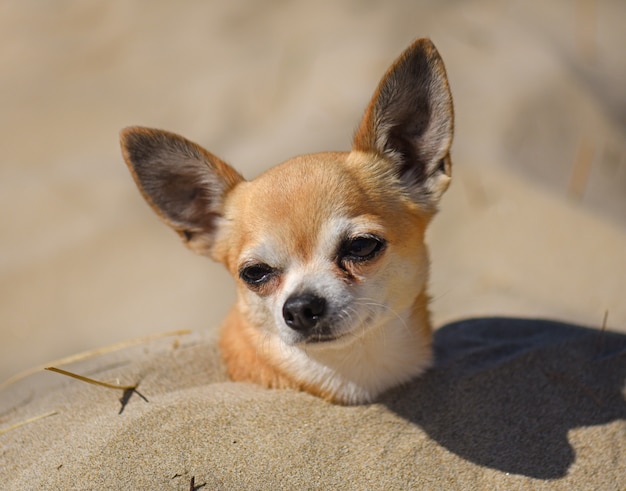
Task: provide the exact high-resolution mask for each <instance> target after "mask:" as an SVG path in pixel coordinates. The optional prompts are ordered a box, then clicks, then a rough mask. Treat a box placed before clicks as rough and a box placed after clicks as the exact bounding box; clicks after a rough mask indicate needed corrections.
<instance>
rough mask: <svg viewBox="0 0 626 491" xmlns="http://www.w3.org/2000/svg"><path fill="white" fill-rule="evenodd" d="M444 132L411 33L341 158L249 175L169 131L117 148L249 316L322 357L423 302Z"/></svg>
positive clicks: (433, 65)
mask: <svg viewBox="0 0 626 491" xmlns="http://www.w3.org/2000/svg"><path fill="white" fill-rule="evenodd" d="M452 133H453V109H452V98H451V94H450V90H449V87H448V83H447V78H446V73H445V69H444V65H443V62H442V61H441V58H440V57H439V55H438V53H437V51H436V49H435V47H434V46H433V44H432V43H431V42H430V41H429V40H426V39H420V40H417V41H416V42H415V43H414V44H413V45H411V46H410V47H409V48H408V49H407V50H406V51H405V52H404V53H403V54H402V56H401V57H400V58H399V59H398V60H397V61H396V62H395V63H394V64H393V65H392V67H391V68H390V69H389V71H388V72H387V74H386V75H385V76H384V77H383V79H382V81H381V82H380V85H379V86H378V88H377V90H376V92H375V93H374V96H373V98H372V100H371V102H370V104H369V106H368V107H367V109H366V111H365V114H364V116H363V119H362V121H361V123H360V125H359V127H358V129H357V131H356V134H355V137H354V142H353V147H352V150H351V151H350V152H336V153H319V154H311V155H304V156H299V157H296V158H293V159H291V160H288V161H287V162H284V163H282V164H280V165H278V166H276V167H274V168H272V169H270V170H268V171H267V172H265V173H264V174H262V175H260V176H259V177H257V178H256V179H254V180H252V181H246V180H244V178H243V177H242V176H241V175H240V174H239V173H238V172H236V171H235V170H234V169H233V168H232V167H230V166H229V165H227V164H226V163H224V162H223V161H222V160H220V159H219V158H218V157H216V156H214V155H212V154H211V153H209V152H208V151H206V150H204V149H203V148H201V147H200V146H199V145H197V144H195V143H192V142H190V141H188V140H186V139H184V138H182V137H180V136H178V135H175V134H173V133H168V132H165V131H160V130H154V129H147V128H138V127H132V128H127V129H125V130H123V131H122V134H121V142H122V149H123V154H124V157H125V160H126V162H127V164H128V166H129V168H130V170H131V173H132V175H133V177H134V179H135V182H136V183H137V185H138V187H139V189H140V190H141V192H142V194H143V196H144V197H145V199H146V200H147V201H148V203H149V204H150V205H151V206H152V207H153V208H154V210H155V211H156V212H157V213H158V214H159V216H160V217H161V218H162V219H163V220H164V221H165V222H166V223H167V224H169V225H170V226H171V227H172V228H174V230H176V232H178V234H179V235H180V236H181V238H182V239H183V241H184V242H185V244H186V245H187V246H188V247H189V248H190V249H192V250H194V251H195V252H197V253H200V254H204V255H208V256H210V257H212V258H214V259H216V260H217V261H220V262H222V263H223V264H224V265H225V266H226V267H227V268H228V270H229V271H230V273H231V274H232V276H233V277H234V278H235V280H236V282H237V285H238V303H237V308H238V310H239V312H240V313H241V315H242V316H243V317H244V318H245V319H246V321H247V322H248V323H249V324H250V325H252V326H254V327H255V328H256V329H259V330H260V331H262V332H263V333H264V334H267V335H268V336H274V337H277V338H278V339H280V340H281V341H282V343H284V345H285V346H296V347H298V346H306V348H307V350H324V349H330V348H333V347H341V346H346V345H349V344H350V343H352V342H354V341H355V340H356V339H359V338H361V337H363V336H366V335H367V333H368V332H370V331H371V330H376V329H377V328H379V327H381V326H384V325H385V324H386V323H388V322H390V321H391V320H394V319H396V320H397V319H400V320H401V322H402V323H405V324H406V323H408V322H409V318H410V317H411V315H413V314H414V310H415V309H416V308H418V307H416V298H418V297H419V296H420V294H421V293H423V292H424V289H425V283H426V280H427V276H428V258H427V251H426V247H425V245H424V231H425V229H426V226H427V224H428V223H429V221H430V219H431V217H432V216H433V214H434V212H435V211H436V208H437V205H438V202H439V199H440V197H441V195H442V194H443V192H444V191H445V189H446V188H447V186H448V184H449V182H450V172H451V161H450V156H449V150H450V145H451V142H452ZM419 308H422V309H423V308H425V307H424V306H423V305H421V307H419Z"/></svg>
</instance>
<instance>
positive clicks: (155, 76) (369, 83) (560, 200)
mask: <svg viewBox="0 0 626 491" xmlns="http://www.w3.org/2000/svg"><path fill="white" fill-rule="evenodd" d="M625 23H626V2H623V1H621V0H613V1H611V0H605V1H592V0H585V1H583V0H579V1H574V0H553V1H550V2H542V1H538V0H537V1H509V2H504V1H503V2H497V1H488V0H475V1H464V2H460V1H435V0H433V1H425V2H409V1H385V2H383V1H374V0H369V1H344V2H333V1H330V0H320V1H318V2H289V1H267V2H254V1H252V0H235V1H230V2H217V1H180V2H165V1H156V0H152V1H147V0H146V1H127V0H107V1H96V0H93V1H86V2H78V1H61V0H58V1H54V2H52V1H48V2H44V1H34V0H21V1H12V0H6V1H4V2H2V3H0V36H1V39H2V49H0V135H1V137H0V142H1V143H0V149H1V152H0V380H2V379H4V378H7V377H9V376H10V375H12V374H14V373H16V372H18V371H21V370H23V369H26V368H28V367H30V366H32V365H35V364H39V363H44V362H46V361H49V360H52V359H55V358H59V357H62V356H66V355H69V354H72V353H74V352H77V351H81V350H87V349H92V348H96V347H99V346H102V345H106V344H111V343H115V342H119V341H124V340H126V339H129V338H134V337H138V336H143V335H146V334H150V333H156V332H162V331H168V330H174V329H184V328H188V329H194V330H203V329H213V328H215V327H216V326H217V325H218V324H219V322H220V319H221V318H222V317H223V316H224V314H225V312H226V310H227V309H228V306H229V304H230V303H231V301H232V299H233V290H234V288H233V286H232V281H231V279H230V278H229V276H228V275H227V274H226V273H225V272H224V271H223V270H222V267H221V266H219V265H216V264H213V263H211V262H210V261H209V260H207V259H204V258H200V257H196V256H194V255H193V254H192V253H190V252H189V251H187V250H186V249H185V248H184V247H182V246H181V245H180V243H179V240H178V238H177V237H176V235H175V234H174V233H173V232H171V231H170V230H168V229H167V228H166V227H165V226H164V225H162V224H161V223H160V222H159V221H158V220H157V219H156V217H155V216H154V215H153V213H152V212H151V210H150V209H149V208H148V206H147V205H145V203H144V202H143V200H142V198H141V197H140V195H139V193H138V192H137V190H136V188H135V186H134V184H133V182H132V180H131V178H130V175H129V174H128V171H127V170H126V167H125V165H124V163H123V161H122V158H121V156H120V152H119V145H118V140H117V138H118V137H117V135H118V132H119V130H120V129H121V128H123V127H125V126H128V125H133V124H141V125H146V126H153V127H160V128H164V129H168V130H171V131H175V132H178V133H181V134H183V135H185V136H186V137H188V138H190V139H192V140H194V141H197V142H198V143H200V144H202V145H204V146H205V147H206V148H208V149H209V150H210V151H212V152H213V153H215V154H217V155H219V156H221V157H222V158H224V159H226V160H227V161H229V162H230V163H232V164H233V165H235V166H236V167H237V168H238V169H240V170H241V171H242V172H243V174H244V175H245V176H246V177H250V178H251V177H254V176H255V175H257V174H259V173H260V172H262V171H263V170H264V169H267V168H268V167H270V166H271V165H274V164H275V163H278V162H280V161H282V160H285V159H287V158H289V157H291V156H293V155H294V154H298V153H305V152H314V151H321V150H344V149H348V148H349V145H350V139H351V136H352V132H353V130H354V128H355V126H356V124H357V123H358V121H359V118H360V116H361V113H362V111H363V109H364V108H365V105H366V104H367V102H368V100H369V98H370V96H371V94H372V92H373V90H374V88H375V86H376V84H377V83H378V80H379V79H380V77H381V76H382V74H383V73H384V71H385V70H386V68H387V67H388V65H389V64H390V63H391V62H392V61H393V59H394V58H395V57H396V56H397V55H398V54H399V53H400V52H401V51H402V50H403V49H404V48H405V47H406V46H407V45H408V44H409V43H410V41H411V40H412V39H414V38H416V37H421V36H428V37H431V38H432V39H433V40H434V42H435V44H436V45H437V47H438V49H439V50H440V52H441V54H442V56H443V58H444V61H445V63H446V66H447V69H448V75H449V77H450V82H451V86H452V90H453V94H454V97H455V106H456V116H457V125H456V138H455V144H454V146H453V159H454V169H453V174H454V180H453V186H452V187H451V188H450V190H449V192H448V194H447V195H446V196H445V197H444V200H443V206H442V210H441V214H440V215H439V216H438V217H437V219H436V220H435V222H434V224H433V227H432V229H431V231H430V235H429V243H430V245H431V251H432V258H433V268H432V277H433V278H432V288H431V291H432V294H433V297H434V302H433V305H432V310H433V313H434V320H435V323H436V325H441V324H442V323H445V322H449V321H452V320H456V319H460V318H467V317H471V316H490V315H513V316H522V317H544V318H554V319H559V320H563V321H568V322H573V323H576V324H585V325H589V326H592V327H600V326H601V324H602V322H603V318H604V315H605V312H608V327H609V328H611V329H614V330H620V331H622V332H626V143H625V142H626V140H625V134H626V92H625V87H626V63H625V62H624V61H625V58H624V47H625V46H626V30H625V29H624V25H625Z"/></svg>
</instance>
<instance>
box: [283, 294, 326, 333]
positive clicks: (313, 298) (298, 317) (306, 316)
mask: <svg viewBox="0 0 626 491" xmlns="http://www.w3.org/2000/svg"><path fill="white" fill-rule="evenodd" d="M325 312H326V299H324V298H322V297H318V296H317V295H313V294H311V293H304V294H302V295H292V296H291V297H289V298H288V299H287V301H286V302H285V305H283V318H284V319H285V323H286V324H287V325H288V326H289V327H291V328H292V329H293V330H294V331H306V330H308V329H312V328H313V327H315V326H316V325H317V323H318V322H319V320H320V319H321V318H322V317H323V316H324V313H325Z"/></svg>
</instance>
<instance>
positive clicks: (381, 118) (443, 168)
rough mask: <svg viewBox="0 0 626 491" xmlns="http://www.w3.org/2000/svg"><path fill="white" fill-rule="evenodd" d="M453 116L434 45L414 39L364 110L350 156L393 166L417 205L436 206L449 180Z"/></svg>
mask: <svg viewBox="0 0 626 491" xmlns="http://www.w3.org/2000/svg"><path fill="white" fill-rule="evenodd" d="M453 131H454V110H453V105H452V95H451V93H450V88H449V85H448V79H447V75H446V70H445V67H444V64H443V61H442V59H441V57H440V56H439V53H438V51H437V49H436V48H435V46H434V44H433V43H432V42H431V41H430V40H429V39H418V40H416V41H415V42H414V43H413V44H412V45H411V46H409V48H407V49H406V50H405V51H404V53H402V55H400V57H399V58H398V59H397V60H396V61H395V63H394V64H393V65H392V66H391V67H390V68H389V70H388V71H387V73H386V74H385V76H384V77H383V78H382V80H381V82H380V84H379V86H378V88H377V89H376V92H375V93H374V95H373V97H372V100H371V102H370V104H369V106H368V107H367V109H366V111H365V114H364V116H363V119H362V121H361V124H360V125H359V128H358V129H357V131H356V133H355V137H354V143H353V150H357V151H364V152H374V153H377V154H379V155H381V156H383V157H384V158H386V159H387V160H388V161H389V162H391V164H392V165H393V166H394V170H395V173H396V175H397V176H398V177H399V178H400V180H401V182H402V184H403V185H404V186H406V187H407V189H408V190H409V192H410V193H411V195H412V196H414V197H415V199H416V200H418V201H420V202H422V203H423V204H425V205H428V206H435V205H436V203H437V201H438V199H439V197H440V196H441V194H442V193H443V191H444V190H445V188H446V187H447V184H448V183H449V177H450V166H451V161H450V157H449V151H450V146H451V144H452V136H453Z"/></svg>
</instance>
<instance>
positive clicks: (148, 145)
mask: <svg viewBox="0 0 626 491" xmlns="http://www.w3.org/2000/svg"><path fill="white" fill-rule="evenodd" d="M120 143H121V146H122V154H123V155H124V160H125V161H126V164H127V165H128V168H129V169H130V172H131V174H132V176H133V179H134V180H135V183H136V184H137V187H138V188H139V190H140V191H141V194H142V195H143V197H144V198H145V200H146V201H147V202H148V204H150V206H151V207H152V208H153V209H154V211H155V212H156V213H157V214H158V215H159V216H160V217H161V218H162V219H163V220H164V221H165V222H166V223H167V224H168V225H170V226H171V227H172V228H173V229H174V230H175V231H176V232H177V233H178V234H179V235H180V236H181V238H182V239H183V241H184V242H185V244H186V245H187V246H188V247H189V248H190V249H191V250H193V251H194V252H197V253H199V254H205V255H207V254H209V252H210V249H211V247H212V246H213V242H214V239H215V234H216V232H217V227H218V221H219V219H220V217H221V216H222V212H223V204H224V198H225V196H226V195H227V194H228V192H229V191H231V190H232V189H233V188H234V187H235V186H236V185H237V184H239V183H240V182H242V181H243V180H244V179H243V177H242V176H241V175H240V174H239V173H238V172H237V171H235V170H234V169H233V168H232V167H230V166H229V165H228V164H226V163H225V162H223V161H222V160H220V159H219V158H217V157H216V156H215V155H212V154H211V153H209V152H207V151H206V150H205V149H204V148H202V147H201V146H200V145H197V144H195V143H193V142H191V141H189V140H186V139H185V138H183V137H182V136H179V135H176V134H174V133H169V132H167V131H162V130H155V129H150V128H141V127H131V128H125V129H124V130H122V132H121V134H120Z"/></svg>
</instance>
